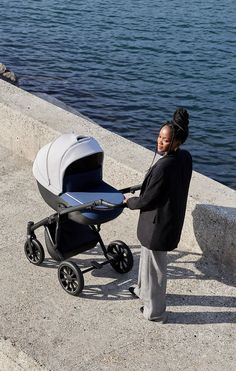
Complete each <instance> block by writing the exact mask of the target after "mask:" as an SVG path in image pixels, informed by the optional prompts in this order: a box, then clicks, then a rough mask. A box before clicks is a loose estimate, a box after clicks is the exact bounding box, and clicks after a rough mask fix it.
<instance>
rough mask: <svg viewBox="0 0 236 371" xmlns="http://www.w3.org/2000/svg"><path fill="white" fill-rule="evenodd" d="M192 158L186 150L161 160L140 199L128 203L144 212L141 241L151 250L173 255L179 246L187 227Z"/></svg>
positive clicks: (149, 176)
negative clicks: (186, 213)
mask: <svg viewBox="0 0 236 371" xmlns="http://www.w3.org/2000/svg"><path fill="white" fill-rule="evenodd" d="M191 175H192V157H191V155H190V153H189V152H187V151H186V150H181V149H178V150H177V151H175V152H171V153H170V154H168V155H166V156H163V157H161V158H160V159H159V160H158V161H157V162H156V163H155V164H154V165H153V166H152V168H151V169H150V171H149V172H148V173H147V175H146V177H145V179H144V181H143V184H142V187H141V191H140V196H139V197H131V198H129V199H128V201H127V206H128V208H130V209H132V210H134V209H140V216H139V222H138V230H137V233H138V239H139V241H140V242H141V244H142V245H143V246H145V247H147V248H148V249H150V250H155V251H171V250H173V249H175V248H176V247H177V245H178V243H179V240H180V236H181V231H182V227H183V223H184V216H185V210H186V203H187V197H188V189H189V183H190V180H191Z"/></svg>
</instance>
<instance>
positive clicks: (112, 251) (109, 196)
mask: <svg viewBox="0 0 236 371" xmlns="http://www.w3.org/2000/svg"><path fill="white" fill-rule="evenodd" d="M103 157H104V153H103V150H102V148H101V147H100V145H99V144H98V142H97V141H96V140H95V139H94V138H92V137H85V136H76V135H74V134H64V135H61V136H60V137H59V138H56V139H55V140H54V141H53V142H51V143H49V144H47V145H46V146H44V147H43V148H41V150H40V151H39V152H38V154H37V156H36V159H35V161H34V165H33V174H34V176H35V178H36V180H37V184H38V188H39V191H40V193H41V195H42V197H43V199H44V201H45V202H46V203H47V204H48V205H49V206H50V207H51V208H53V209H54V210H55V213H54V214H53V215H50V216H49V217H47V218H44V219H43V220H41V221H40V222H38V223H34V222H28V227H27V241H26V243H25V254H26V257H27V259H28V260H29V261H30V262H31V263H33V264H35V265H40V264H42V262H43V260H44V250H43V247H42V245H41V243H40V242H39V241H38V240H37V238H36V235H35V230H36V229H37V228H39V227H41V226H44V228H45V243H46V247H47V250H48V252H49V254H50V256H51V257H52V258H53V259H54V260H56V261H60V262H61V263H60V264H59V267H58V278H59V282H60V284H61V285H62V287H63V288H64V290H66V291H67V292H68V293H70V294H72V295H78V294H79V293H80V292H81V291H82V289H83V286H84V279H83V273H85V272H88V271H90V270H92V269H98V268H101V267H102V265H105V264H107V263H110V264H111V265H112V267H113V268H114V269H115V270H116V271H118V272H120V273H125V272H128V271H129V270H130V269H131V268H132V266H133V256H132V253H131V251H130V249H129V247H128V246H127V245H126V244H125V243H124V242H122V241H113V242H111V243H110V244H109V245H108V247H107V248H106V247H105V245H104V243H103V241H102V239H101V236H100V234H99V231H100V226H101V224H103V223H106V222H109V221H111V220H113V219H115V218H117V217H118V216H119V215H120V214H121V213H122V211H123V207H124V206H123V199H124V196H123V193H125V192H130V191H132V190H135V189H137V187H136V188H135V187H131V188H126V189H125V190H123V191H122V190H121V191H118V190H116V189H115V188H114V187H112V186H111V185H109V184H107V183H106V182H104V181H103V178H102V175H103ZM98 243H99V244H100V246H101V248H102V250H103V253H104V256H105V258H106V260H105V261H104V262H102V263H98V262H96V261H92V262H91V267H89V268H87V269H85V270H84V271H83V272H82V271H81V270H80V268H79V267H78V266H77V264H75V263H74V262H72V261H65V259H68V258H70V257H72V256H75V255H77V254H79V253H82V252H84V251H86V250H89V249H91V248H93V247H95V246H96V245H97V244H98Z"/></svg>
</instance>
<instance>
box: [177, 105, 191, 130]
mask: <svg viewBox="0 0 236 371" xmlns="http://www.w3.org/2000/svg"><path fill="white" fill-rule="evenodd" d="M173 120H174V122H176V123H177V124H178V125H179V126H181V127H182V128H183V129H184V128H187V127H188V124H189V114H188V111H187V110H186V109H185V108H177V110H176V111H175V113H174V115H173Z"/></svg>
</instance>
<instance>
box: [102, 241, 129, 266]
mask: <svg viewBox="0 0 236 371" xmlns="http://www.w3.org/2000/svg"><path fill="white" fill-rule="evenodd" d="M107 252H108V255H109V257H110V256H112V258H113V259H112V260H111V261H110V264H111V266H112V267H113V268H114V269H115V271H117V272H118V273H127V272H129V271H130V270H131V269H132V268H133V263H134V261H133V254H132V252H131V250H130V248H129V246H127V245H126V244H125V243H124V242H123V241H119V240H117V241H113V242H111V243H110V244H109V245H108V247H107Z"/></svg>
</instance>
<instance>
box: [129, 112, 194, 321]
mask: <svg viewBox="0 0 236 371" xmlns="http://www.w3.org/2000/svg"><path fill="white" fill-rule="evenodd" d="M188 124H189V115H188V112H187V110H185V109H183V108H179V109H177V110H176V111H175V113H174V116H173V120H172V121H170V122H166V123H164V124H163V125H162V127H161V130H160V133H159V136H158V138H157V151H158V152H159V153H160V154H161V155H162V157H161V158H160V159H159V160H158V161H157V162H156V163H155V164H154V165H153V166H152V167H151V168H150V170H149V171H148V173H147V175H146V177H145V179H144V181H143V184H142V187H141V191H140V195H139V197H131V198H128V199H125V201H124V202H125V203H126V204H127V207H128V208H130V209H131V210H135V209H139V210H140V216H139V222H138V230H137V234H138V239H139V241H140V242H141V256H140V263H139V275H138V283H137V286H135V287H130V288H129V291H130V292H131V294H132V295H133V296H135V297H139V298H140V299H141V300H142V301H143V304H144V305H143V307H141V308H140V310H141V312H142V313H143V316H144V317H145V318H146V319H148V320H150V321H158V322H162V323H165V322H166V321H167V313H166V273H167V251H171V250H174V249H176V248H177V246H178V243H179V240H180V236H181V231H182V227H183V223H184V216H185V210H186V203H187V196H188V189H189V183H190V179H191V175H192V158H191V155H190V153H189V152H187V151H186V150H182V149H180V148H179V147H180V146H181V144H182V143H184V142H185V140H186V139H187V137H188Z"/></svg>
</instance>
